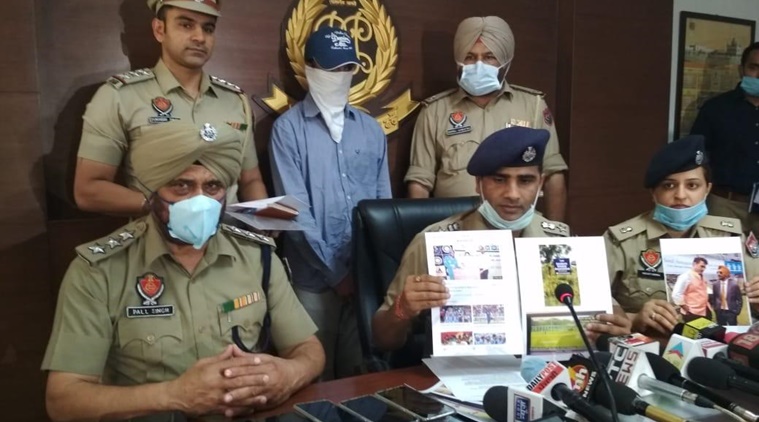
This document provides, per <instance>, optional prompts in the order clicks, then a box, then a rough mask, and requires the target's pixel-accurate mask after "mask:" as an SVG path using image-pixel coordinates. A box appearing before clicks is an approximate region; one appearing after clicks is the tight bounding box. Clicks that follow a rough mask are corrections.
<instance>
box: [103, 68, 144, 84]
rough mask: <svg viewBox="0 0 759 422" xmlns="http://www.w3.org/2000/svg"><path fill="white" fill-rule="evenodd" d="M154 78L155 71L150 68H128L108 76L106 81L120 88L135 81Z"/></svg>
mask: <svg viewBox="0 0 759 422" xmlns="http://www.w3.org/2000/svg"><path fill="white" fill-rule="evenodd" d="M154 78H155V73H153V71H152V70H151V69H148V68H145V69H137V70H130V71H129V72H124V73H119V74H118V75H113V76H111V77H110V78H108V81H107V82H108V83H109V84H111V86H113V87H114V88H116V89H119V88H121V87H122V86H124V85H129V84H133V83H136V82H143V81H149V80H151V79H154Z"/></svg>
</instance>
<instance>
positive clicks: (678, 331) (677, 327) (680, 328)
mask: <svg viewBox="0 0 759 422" xmlns="http://www.w3.org/2000/svg"><path fill="white" fill-rule="evenodd" d="M683 328H685V324H683V323H682V322H678V323H677V324H675V328H673V329H672V334H677V335H679V336H681V335H683Z"/></svg>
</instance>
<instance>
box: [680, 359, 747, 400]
mask: <svg viewBox="0 0 759 422" xmlns="http://www.w3.org/2000/svg"><path fill="white" fill-rule="evenodd" d="M685 372H687V375H688V378H690V379H692V380H693V381H695V382H697V383H699V384H703V385H705V386H707V387H711V388H716V389H719V390H727V389H730V388H735V389H736V390H741V391H745V392H746V393H750V394H754V395H759V383H757V382H754V381H751V380H748V379H746V378H743V377H739V376H738V375H737V374H736V373H735V370H734V369H733V368H731V367H729V366H727V365H725V364H724V363H722V362H718V361H716V360H713V359H709V358H705V357H700V356H699V357H696V358H693V360H691V361H690V363H688V366H686V367H685Z"/></svg>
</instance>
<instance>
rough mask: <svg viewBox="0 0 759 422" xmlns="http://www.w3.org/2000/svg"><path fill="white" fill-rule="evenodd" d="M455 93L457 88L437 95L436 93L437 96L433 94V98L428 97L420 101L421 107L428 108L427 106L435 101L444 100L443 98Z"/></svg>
mask: <svg viewBox="0 0 759 422" xmlns="http://www.w3.org/2000/svg"><path fill="white" fill-rule="evenodd" d="M456 91H458V88H451V89H449V90H446V91H443V92H439V93H437V94H435V95H433V96H431V97H429V98H427V99H424V100H422V105H423V106H428V105H430V104H432V103H434V102H435V101H437V100H439V99H442V98H445V97H447V96H449V95H451V94H453V93H454V92H456Z"/></svg>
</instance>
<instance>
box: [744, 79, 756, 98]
mask: <svg viewBox="0 0 759 422" xmlns="http://www.w3.org/2000/svg"><path fill="white" fill-rule="evenodd" d="M741 89H742V90H743V91H744V92H745V93H746V94H748V95H750V96H752V97H759V78H753V77H751V76H744V77H743V78H741Z"/></svg>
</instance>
